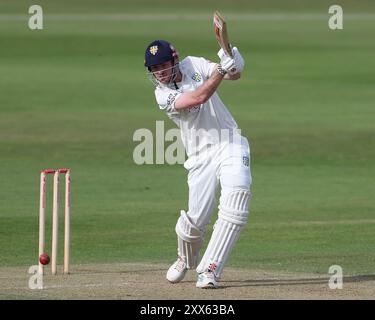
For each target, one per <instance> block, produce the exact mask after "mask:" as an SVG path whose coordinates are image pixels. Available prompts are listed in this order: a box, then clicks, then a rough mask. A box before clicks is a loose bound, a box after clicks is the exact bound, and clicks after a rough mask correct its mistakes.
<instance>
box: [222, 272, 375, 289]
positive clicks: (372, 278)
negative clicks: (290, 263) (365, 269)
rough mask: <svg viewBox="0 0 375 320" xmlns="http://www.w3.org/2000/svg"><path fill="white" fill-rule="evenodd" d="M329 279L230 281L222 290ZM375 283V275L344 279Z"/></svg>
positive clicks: (317, 281) (294, 284)
mask: <svg viewBox="0 0 375 320" xmlns="http://www.w3.org/2000/svg"><path fill="white" fill-rule="evenodd" d="M328 281H329V277H326V278H297V279H296V278H293V279H261V280H254V279H248V280H229V281H223V283H222V284H221V285H220V287H221V288H223V289H224V288H233V287H264V286H266V287H267V286H298V285H308V284H327V283H328ZM365 281H375V275H357V276H347V277H343V283H344V284H345V283H350V282H365Z"/></svg>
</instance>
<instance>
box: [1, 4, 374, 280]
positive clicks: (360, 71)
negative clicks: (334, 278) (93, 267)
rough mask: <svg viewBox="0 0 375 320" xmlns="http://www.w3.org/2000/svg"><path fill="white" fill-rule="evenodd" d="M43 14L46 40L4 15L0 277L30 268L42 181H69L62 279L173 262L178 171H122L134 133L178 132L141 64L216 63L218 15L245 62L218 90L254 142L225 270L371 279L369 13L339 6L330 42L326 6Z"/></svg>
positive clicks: (49, 10) (181, 186) (19, 11)
mask: <svg viewBox="0 0 375 320" xmlns="http://www.w3.org/2000/svg"><path fill="white" fill-rule="evenodd" d="M39 3H40V4H42V5H43V8H44V13H45V22H44V29H43V30H42V31H31V30H29V29H28V27H27V11H28V6H29V5H30V4H31V2H30V1H17V3H13V1H6V2H4V3H1V4H0V10H1V11H0V43H1V50H0V70H1V72H0V244H1V247H0V257H1V258H0V266H21V265H24V266H30V265H32V264H36V262H37V254H38V252H37V251H38V209H39V203H38V202H39V172H40V170H41V169H44V168H49V167H51V168H54V167H69V168H71V170H72V243H71V247H72V250H71V253H72V257H71V262H72V264H77V263H89V262H90V263H91V262H143V261H145V262H163V263H169V262H172V261H173V260H174V258H175V256H176V236H175V232H174V226H175V223H176V220H177V218H178V215H179V211H180V209H187V191H188V190H187V184H186V172H185V169H184V168H183V167H182V166H181V165H175V166H170V165H145V166H137V165H135V164H134V162H133V157H132V153H133V149H134V147H135V146H136V145H137V143H135V142H133V140H132V137H133V133H134V131H135V130H136V129H138V128H149V129H150V130H152V131H153V132H154V131H155V121H156V120H166V127H167V128H172V127H173V124H172V122H170V121H169V120H168V119H167V118H166V116H165V115H164V114H163V113H162V112H161V111H159V110H158V107H157V105H156V103H155V100H154V94H153V86H152V84H151V83H150V82H149V81H148V80H147V77H146V74H145V70H144V68H143V54H144V49H145V47H146V45H147V44H148V43H149V42H151V41H152V40H154V39H156V38H164V39H167V40H169V41H171V42H172V43H173V44H174V45H175V46H176V47H177V49H178V51H179V53H180V56H182V57H184V56H186V55H195V56H205V57H207V58H209V59H211V60H214V61H216V60H217V56H216V52H217V50H218V46H217V43H216V40H215V38H214V35H213V31H212V22H211V14H212V12H213V11H214V9H220V10H221V11H222V13H223V15H224V16H225V15H226V14H227V15H228V18H227V20H228V27H229V34H230V36H231V39H232V42H233V44H234V45H236V46H238V48H239V49H240V50H241V52H242V54H243V56H244V58H245V60H246V63H247V64H246V69H245V71H244V73H243V76H242V79H241V80H240V81H236V82H229V83H228V82H226V83H224V84H223V85H222V86H221V87H220V90H219V91H220V95H221V97H222V99H223V101H224V102H225V103H226V104H227V106H228V108H229V109H230V111H231V112H232V114H233V115H234V117H235V119H236V120H237V122H238V124H239V126H240V128H241V129H242V132H243V133H244V135H246V136H247V137H248V138H249V140H250V143H251V152H252V162H251V164H252V174H253V194H254V197H253V201H252V203H251V218H250V221H249V224H248V226H247V228H246V229H245V230H244V232H243V233H242V235H241V237H240V240H239V242H238V244H237V246H236V247H235V249H234V251H233V254H232V255H231V258H230V261H229V265H230V266H234V267H243V268H254V269H272V270H287V271H292V272H312V273H324V274H326V273H327V272H328V268H329V267H330V266H331V265H333V264H339V265H341V266H342V267H343V269H344V273H345V274H350V275H357V274H359V275H361V274H374V273H375V251H374V248H375V200H374V194H375V181H374V177H375V112H374V101H375V90H374V83H375V73H374V70H375V60H374V56H375V42H374V39H373V38H374V37H373V36H374V30H375V6H374V4H373V3H371V1H340V3H342V5H343V8H344V30H339V31H332V30H329V28H328V24H327V22H328V7H329V5H330V2H327V1H316V2H315V1H314V3H312V1H299V2H298V1H285V2H284V5H282V4H280V2H279V1H268V2H262V1H255V2H253V1H252V2H247V1H238V4H237V5H236V4H233V3H232V2H230V3H229V2H227V1H225V2H224V1H206V2H204V1H203V4H202V1H192V2H189V4H185V5H184V6H185V7H184V8H180V7H178V8H177V7H176V6H174V4H175V2H174V1H164V2H162V3H161V4H160V6H156V5H154V7H151V6H150V4H151V3H153V4H154V3H155V2H151V1H140V2H135V1H133V2H120V1H114V0H112V1H110V5H104V4H102V3H101V2H99V1H90V2H88V1H86V2H85V1H82V0H81V1H74V2H73V1H65V2H64V5H62V2H61V1H60V4H58V2H56V1H39ZM106 3H108V2H107V1H106ZM198 3H199V4H202V7H201V11H200V12H199V14H200V15H199V16H198V17H196V18H194V15H193V13H194V12H195V11H194V10H196V6H197V5H198ZM340 3H338V4H340ZM185 10H186V11H185ZM177 12H178V15H179V17H180V18H176V17H175V16H174V14H177ZM132 13H134V15H133V18H132V16H131V14H132ZM184 13H186V16H184ZM258 13H259V18H258V19H255V18H254V16H255V15H256V14H258ZM278 13H283V14H284V15H283V16H282V17H281V18H280V17H278V16H277V14H278ZM310 13H311V14H313V16H312V17H310V18H308V19H299V18H298V14H310ZM49 14H51V16H50V18H49ZM59 14H61V15H62V14H66V16H65V18H64V17H61V16H60V17H59V16H57V15H59ZM74 14H80V15H81V18H77V19H73V18H74ZM85 14H86V16H85ZM90 14H91V15H92V14H97V15H100V14H102V15H104V14H105V16H104V18H103V19H100V17H99V18H98V17H97V18H95V17H93V16H90ZM111 14H127V15H128V16H126V17H127V18H126V17H122V18H116V16H115V15H113V19H111ZM141 14H148V16H147V17H148V18H147V19H143V18H141V17H142V16H141ZM152 14H154V16H153V15H152ZM162 14H164V16H161V15H162ZM346 14H347V15H348V18H346ZM19 15H24V16H25V18H24V19H19V18H17V17H18V16H19ZM137 15H138V16H137ZM205 15H206V16H207V19H205ZM247 15H248V16H247ZM249 15H250V16H249ZM90 17H91V18H90ZM163 17H164V19H163ZM165 17H167V18H165ZM50 186H51V184H50ZM49 200H50V202H52V200H51V197H50V194H49ZM50 207H51V205H50ZM61 235H62V233H61ZM49 239H50V237H49ZM60 239H61V242H60V243H62V237H60ZM49 243H50V242H49ZM49 250H50V249H49ZM60 261H62V250H60Z"/></svg>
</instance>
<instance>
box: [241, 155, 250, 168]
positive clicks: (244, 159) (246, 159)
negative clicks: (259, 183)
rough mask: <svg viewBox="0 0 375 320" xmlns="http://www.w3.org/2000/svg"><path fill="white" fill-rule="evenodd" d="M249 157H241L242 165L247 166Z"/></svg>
mask: <svg viewBox="0 0 375 320" xmlns="http://www.w3.org/2000/svg"><path fill="white" fill-rule="evenodd" d="M249 162H250V160H249V157H248V156H243V157H242V163H243V164H244V166H246V167H248V166H249Z"/></svg>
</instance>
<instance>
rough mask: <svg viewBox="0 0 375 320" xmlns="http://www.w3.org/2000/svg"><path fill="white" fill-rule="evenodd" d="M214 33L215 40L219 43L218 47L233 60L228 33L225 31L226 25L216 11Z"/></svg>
mask: <svg viewBox="0 0 375 320" xmlns="http://www.w3.org/2000/svg"><path fill="white" fill-rule="evenodd" d="M213 22H214V31H215V36H216V40H217V42H218V43H219V46H220V47H221V48H223V50H224V52H225V53H226V54H227V55H228V56H230V57H231V58H233V54H232V48H231V45H230V42H229V37H228V31H227V23H226V22H225V20H224V18H223V17H222V16H221V15H220V13H219V12H218V11H215V13H214V19H213Z"/></svg>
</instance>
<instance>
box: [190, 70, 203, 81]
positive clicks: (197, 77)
mask: <svg viewBox="0 0 375 320" xmlns="http://www.w3.org/2000/svg"><path fill="white" fill-rule="evenodd" d="M191 78H192V79H193V80H194V81H196V82H200V81H201V80H202V76H201V75H200V74H199V73H198V72H196V73H194V74H193V76H192V77H191Z"/></svg>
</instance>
